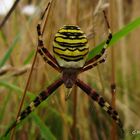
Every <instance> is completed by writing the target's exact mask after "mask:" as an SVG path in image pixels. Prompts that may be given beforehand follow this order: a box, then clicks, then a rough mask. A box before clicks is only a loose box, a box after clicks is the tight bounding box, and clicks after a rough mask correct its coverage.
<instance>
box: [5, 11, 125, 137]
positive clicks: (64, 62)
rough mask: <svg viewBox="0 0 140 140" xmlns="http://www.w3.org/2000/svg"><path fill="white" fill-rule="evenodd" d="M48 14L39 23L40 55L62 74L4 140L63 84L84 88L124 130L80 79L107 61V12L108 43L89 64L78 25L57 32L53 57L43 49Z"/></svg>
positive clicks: (98, 96)
mask: <svg viewBox="0 0 140 140" xmlns="http://www.w3.org/2000/svg"><path fill="white" fill-rule="evenodd" d="M46 11H47V10H45V11H44V13H43V15H42V17H41V19H40V22H39V23H38V25H37V33H38V53H39V54H40V55H41V56H42V57H43V59H44V60H45V62H46V63H48V64H49V65H50V66H52V67H53V68H54V69H55V70H57V71H58V72H59V73H61V74H62V76H61V77H60V78H59V79H57V80H56V81H55V82H54V83H52V84H51V85H50V86H48V87H47V89H46V90H44V91H42V92H40V94H39V95H38V96H37V97H36V98H35V99H34V100H33V101H32V102H31V103H30V105H29V106H28V107H27V108H26V109H25V110H23V111H22V112H21V114H20V115H19V117H18V118H17V120H16V121H15V122H13V124H12V125H11V127H10V128H9V129H8V130H7V131H6V133H5V136H6V135H7V134H8V133H9V132H10V131H11V130H12V128H14V127H15V126H16V125H17V124H18V123H20V121H21V120H23V119H24V118H26V117H27V116H28V115H29V114H30V113H31V112H32V111H33V110H34V109H35V108H36V107H37V106H38V105H39V104H40V103H41V102H43V101H44V100H46V99H47V98H48V97H49V96H50V95H51V94H52V93H53V92H54V91H55V90H56V89H57V88H58V87H59V86H61V85H62V84H64V85H65V86H66V88H68V89H70V88H72V87H73V85H77V86H78V87H79V88H81V89H82V90H83V91H84V92H85V93H86V94H87V95H88V96H89V97H90V98H92V99H93V100H94V101H96V102H97V103H98V104H99V105H100V106H101V107H102V108H103V109H104V110H105V111H106V112H107V113H108V114H109V115H110V116H111V117H112V118H113V119H114V120H115V122H116V123H117V124H118V126H119V127H120V128H121V129H122V130H123V126H122V123H121V120H120V117H119V115H118V113H117V111H116V110H114V109H113V108H112V107H111V105H110V104H109V103H108V102H107V101H105V99H104V98H103V97H102V96H101V95H100V94H99V93H98V92H96V91H95V90H94V89H92V88H91V87H90V86H89V85H87V84H85V83H84V82H83V81H81V80H80V79H79V78H78V75H79V74H81V73H83V72H84V71H87V70H89V69H91V68H94V67H95V66H97V65H98V64H100V63H103V62H105V59H104V58H103V59H99V58H101V56H102V55H103V54H104V52H105V49H106V47H107V46H108V44H109V42H110V41H111V39H112V33H111V30H110V26H109V23H108V20H107V17H106V15H105V11H103V14H104V18H105V21H106V23H107V27H108V33H109V34H108V39H107V41H106V42H105V44H104V47H103V49H102V50H101V52H100V54H97V55H96V56H95V57H94V58H92V59H91V60H89V61H87V60H86V58H87V54H88V52H89V46H88V40H87V37H86V35H85V33H84V32H83V31H82V30H81V29H80V28H79V27H78V26H76V25H64V26H63V27H62V28H60V29H59V30H58V32H57V33H56V34H55V37H54V41H53V53H54V56H52V55H51V54H50V52H49V51H48V50H47V48H46V47H44V42H43V32H42V31H41V27H42V22H43V20H44V15H45V13H46Z"/></svg>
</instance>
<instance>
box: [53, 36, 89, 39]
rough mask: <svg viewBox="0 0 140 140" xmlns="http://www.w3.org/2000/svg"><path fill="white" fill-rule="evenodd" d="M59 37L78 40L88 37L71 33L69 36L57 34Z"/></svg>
mask: <svg viewBox="0 0 140 140" xmlns="http://www.w3.org/2000/svg"><path fill="white" fill-rule="evenodd" d="M57 37H60V38H63V39H71V40H75V39H77V40H80V39H87V38H86V37H85V36H83V37H80V36H70V35H68V36H61V35H60V36H56V37H55V39H56V38H57Z"/></svg>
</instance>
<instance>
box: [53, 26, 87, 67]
mask: <svg viewBox="0 0 140 140" xmlns="http://www.w3.org/2000/svg"><path fill="white" fill-rule="evenodd" d="M87 42H88V41H87V37H86V35H85V33H84V32H83V31H81V29H80V28H79V27H78V26H75V25H64V26H63V27H62V28H60V29H59V31H58V32H57V33H56V35H55V38H54V42H53V52H54V56H55V58H56V60H57V62H58V64H59V65H60V66H61V67H64V68H80V67H83V66H84V64H85V60H86V56H87V54H88V51H89V47H88V44H87Z"/></svg>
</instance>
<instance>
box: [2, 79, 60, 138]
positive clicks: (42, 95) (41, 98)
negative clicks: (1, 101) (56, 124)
mask: <svg viewBox="0 0 140 140" xmlns="http://www.w3.org/2000/svg"><path fill="white" fill-rule="evenodd" d="M62 84H63V80H62V79H61V78H59V79H58V80H56V81H55V82H54V83H52V84H51V85H50V86H49V87H48V88H47V89H46V90H44V91H42V92H40V94H39V95H38V96H37V97H36V98H35V99H34V100H33V101H32V102H31V103H30V105H29V106H27V107H26V109H25V110H23V111H22V112H21V114H20V115H19V117H18V118H17V120H15V121H14V122H13V123H12V125H11V126H10V127H9V128H8V129H7V131H6V132H5V134H4V137H5V136H7V134H8V133H9V132H10V131H11V130H12V129H13V128H14V127H16V126H17V124H19V123H20V122H21V121H22V120H23V119H24V118H26V117H27V116H28V115H29V114H30V113H31V112H32V111H33V110H34V109H35V108H36V107H37V106H38V105H39V104H40V103H41V102H43V101H44V100H46V99H47V98H48V97H49V96H50V95H51V94H52V93H53V92H54V91H55V90H56V89H57V88H58V87H59V86H61V85H62Z"/></svg>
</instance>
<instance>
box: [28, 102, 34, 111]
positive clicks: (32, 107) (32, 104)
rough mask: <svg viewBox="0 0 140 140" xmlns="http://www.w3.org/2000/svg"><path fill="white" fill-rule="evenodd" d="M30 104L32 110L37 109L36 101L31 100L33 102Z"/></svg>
mask: <svg viewBox="0 0 140 140" xmlns="http://www.w3.org/2000/svg"><path fill="white" fill-rule="evenodd" d="M29 106H30V108H31V111H32V110H34V109H35V105H34V102H31V104H30V105H29Z"/></svg>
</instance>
